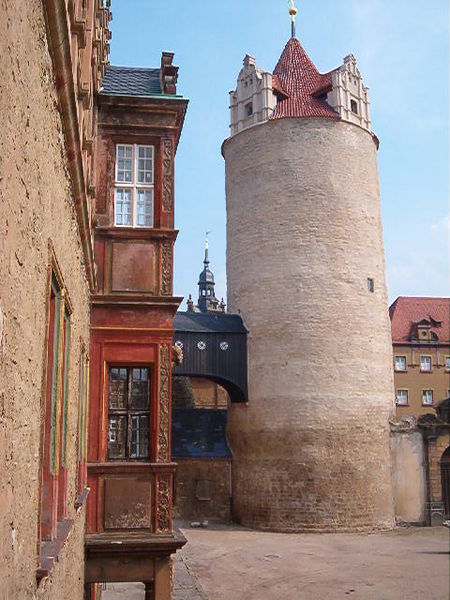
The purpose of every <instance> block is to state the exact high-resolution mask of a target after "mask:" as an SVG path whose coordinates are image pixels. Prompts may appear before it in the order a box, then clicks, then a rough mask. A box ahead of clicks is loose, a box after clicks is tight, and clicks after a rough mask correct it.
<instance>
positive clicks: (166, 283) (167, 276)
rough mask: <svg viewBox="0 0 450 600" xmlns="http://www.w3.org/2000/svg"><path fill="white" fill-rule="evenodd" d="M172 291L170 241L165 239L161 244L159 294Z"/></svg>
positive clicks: (166, 294)
mask: <svg viewBox="0 0 450 600" xmlns="http://www.w3.org/2000/svg"><path fill="white" fill-rule="evenodd" d="M171 293H172V242H171V241H170V240H165V241H163V242H162V244H161V295H162V296H169V295H170V294H171Z"/></svg>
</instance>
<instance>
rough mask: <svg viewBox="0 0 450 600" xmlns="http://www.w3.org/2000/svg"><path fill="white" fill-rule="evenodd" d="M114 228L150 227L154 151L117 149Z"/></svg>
mask: <svg viewBox="0 0 450 600" xmlns="http://www.w3.org/2000/svg"><path fill="white" fill-rule="evenodd" d="M114 187H115V189H114V224H115V225H116V226H117V227H153V211H154V207H153V205H154V202H153V197H154V147H153V146H141V145H138V144H117V145H116V169H115V186H114Z"/></svg>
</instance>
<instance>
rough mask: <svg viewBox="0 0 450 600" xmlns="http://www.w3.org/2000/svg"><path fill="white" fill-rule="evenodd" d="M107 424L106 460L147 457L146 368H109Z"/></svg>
mask: <svg viewBox="0 0 450 600" xmlns="http://www.w3.org/2000/svg"><path fill="white" fill-rule="evenodd" d="M108 421H109V422H108V459H111V460H114V459H116V460H117V459H122V460H127V459H137V458H149V447H150V445H149V442H150V369H149V367H122V366H121V367H110V369H109V386H108Z"/></svg>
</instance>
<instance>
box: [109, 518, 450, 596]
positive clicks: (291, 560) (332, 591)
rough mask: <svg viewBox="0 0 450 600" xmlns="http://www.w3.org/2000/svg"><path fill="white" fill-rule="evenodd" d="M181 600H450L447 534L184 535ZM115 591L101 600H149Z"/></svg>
mask: <svg viewBox="0 0 450 600" xmlns="http://www.w3.org/2000/svg"><path fill="white" fill-rule="evenodd" d="M182 532H183V534H184V535H185V536H186V538H187V540H188V543H187V544H186V546H185V547H184V548H183V550H182V551H181V552H178V553H177V555H176V558H175V585H174V600H281V599H282V600H340V599H341V598H342V599H343V600H345V599H346V598H350V599H351V600H449V598H450V573H449V567H450V550H449V549H450V537H449V533H450V532H449V530H448V529H446V528H444V527H433V528H428V527H420V528H414V527H411V528H398V529H396V530H394V531H390V532H383V533H374V534H277V533H268V532H259V531H252V530H248V529H244V528H241V527H237V526H231V525H230V526H221V527H217V526H212V527H210V528H209V529H191V528H189V527H185V528H183V529H182ZM143 598H144V592H143V588H142V587H140V584H114V585H113V586H111V587H110V589H109V590H108V592H104V593H103V595H102V600H125V599H126V600H143Z"/></svg>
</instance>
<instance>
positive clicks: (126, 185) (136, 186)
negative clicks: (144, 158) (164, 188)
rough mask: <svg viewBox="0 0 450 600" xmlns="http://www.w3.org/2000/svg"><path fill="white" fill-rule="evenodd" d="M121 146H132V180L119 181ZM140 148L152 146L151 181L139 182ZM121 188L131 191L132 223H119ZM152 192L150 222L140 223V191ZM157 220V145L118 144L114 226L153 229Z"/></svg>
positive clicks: (115, 169) (115, 171) (115, 173)
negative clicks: (118, 202)
mask: <svg viewBox="0 0 450 600" xmlns="http://www.w3.org/2000/svg"><path fill="white" fill-rule="evenodd" d="M119 148H131V181H126V182H124V181H118V177H117V173H118V170H119V160H118V156H119ZM139 148H151V165H152V167H151V168H152V171H151V182H149V183H147V182H146V183H139V182H138V164H139ZM119 190H129V191H131V223H130V224H125V225H124V224H122V223H117V222H116V218H117V192H118V191H119ZM141 191H143V192H151V198H152V199H151V220H150V223H149V224H145V225H140V224H139V223H138V197H139V196H138V195H139V192H141ZM154 222H155V147H154V146H151V145H149V144H116V164H115V167H114V227H133V228H139V229H151V228H152V227H154Z"/></svg>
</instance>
